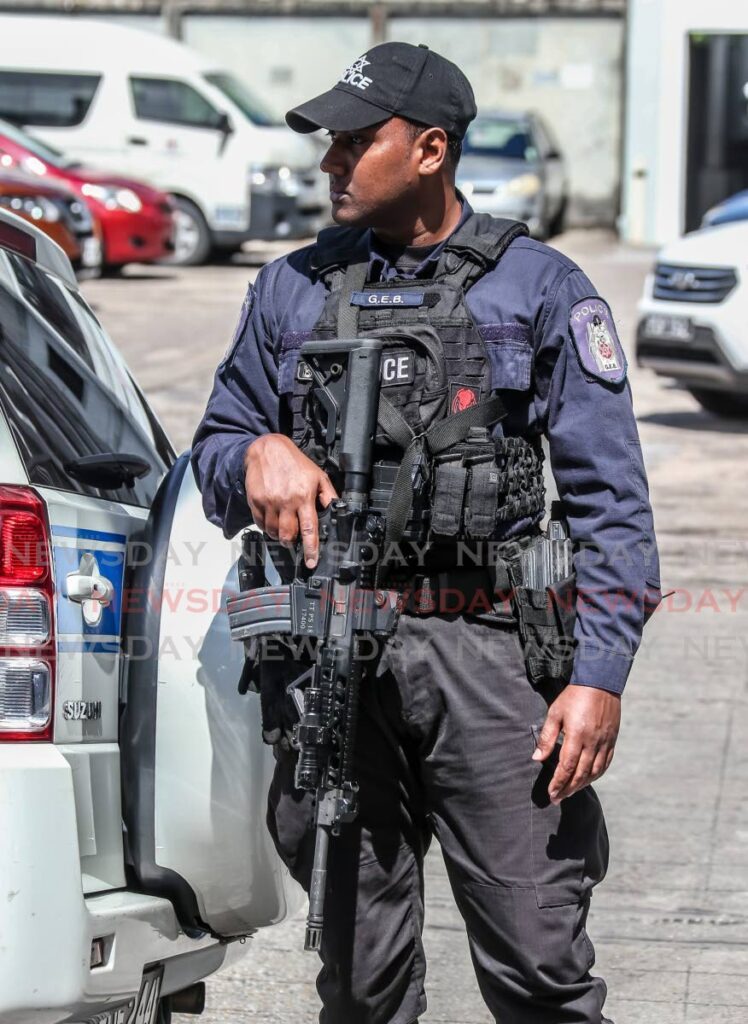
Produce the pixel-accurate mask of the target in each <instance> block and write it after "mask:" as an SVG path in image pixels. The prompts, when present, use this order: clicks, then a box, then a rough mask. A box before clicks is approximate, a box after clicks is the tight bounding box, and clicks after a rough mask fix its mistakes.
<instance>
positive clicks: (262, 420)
mask: <svg viewBox="0 0 748 1024" xmlns="http://www.w3.org/2000/svg"><path fill="white" fill-rule="evenodd" d="M475 114H476V107H475V101H474V97H473V92H472V89H471V87H470V84H469V82H468V81H467V79H466V78H465V76H464V75H463V74H462V72H461V71H460V70H459V69H458V68H457V67H456V66H455V65H454V64H452V63H450V62H449V61H448V60H446V59H445V58H443V57H441V56H439V55H438V54H436V53H434V52H433V51H431V50H429V49H428V48H426V47H417V46H411V45H409V44H405V43H395V42H393V43H384V44H382V45H380V46H376V47H374V48H373V49H371V50H369V51H368V52H367V53H366V54H364V55H363V56H362V57H360V58H359V59H358V60H357V61H355V62H354V63H353V64H352V65H351V66H350V67H349V68H348V69H347V70H346V71H345V72H344V74H343V76H342V78H341V79H340V81H339V82H338V83H337V84H336V85H335V86H334V87H333V88H332V89H331V90H329V91H328V92H326V93H324V94H322V95H321V96H318V97H316V98H315V99H312V100H310V101H309V102H307V103H304V104H302V105H301V106H299V107H297V108H296V109H294V110H292V111H290V112H289V114H288V115H287V118H286V119H287V122H288V124H289V125H290V127H291V128H293V129H294V130H295V131H298V132H312V131H315V130H317V129H320V128H322V129H325V130H326V131H327V133H328V136H329V149H328V151H327V153H326V155H325V157H324V159H323V160H322V164H321V167H322V170H323V171H324V172H325V173H326V174H327V175H328V176H329V181H330V199H331V202H332V214H333V219H334V221H335V223H336V225H338V227H336V228H332V229H327V230H326V231H325V232H323V234H322V235H321V236H320V239H319V241H318V243H317V244H316V245H311V246H308V247H306V248H303V249H300V250H298V251H296V252H293V253H291V254H290V255H289V256H286V257H283V258H281V259H278V260H276V261H274V262H273V263H271V264H269V265H268V266H266V267H264V268H263V269H262V270H261V272H260V274H259V275H258V278H257V281H256V284H255V285H254V286H253V287H252V286H250V288H249V290H248V293H247V296H246V298H245V300H244V304H243V307H242V311H241V317H240V320H239V325H238V327H237V330H236V334H235V337H234V341H233V344H232V345H231V347H230V349H229V351H228V353H227V354H226V356H225V358H224V359H223V361H222V362H221V364H220V366H219V367H218V370H217V372H216V377H215V382H214V387H213V392H212V395H211V397H210V400H209V402H208V406H207V409H206V412H205V415H204V418H203V420H202V422H201V424H200V426H199V428H198V431H197V434H196V436H195V441H194V447H193V466H194V469H195V472H196V475H197V479H198V481H199V485H200V487H201V490H202V494H203V499H204V507H205V511H206V514H207V515H208V517H209V519H210V520H211V521H212V522H214V523H216V524H217V525H219V526H221V527H222V528H223V530H224V533H225V534H226V536H232V535H234V534H235V533H236V532H237V531H238V530H240V529H241V528H242V527H243V526H245V525H246V524H247V523H248V522H249V521H250V520H253V521H254V522H255V523H256V524H257V525H258V526H260V527H261V528H262V529H263V530H264V531H265V532H266V533H267V534H269V535H270V536H271V537H273V538H278V539H280V541H281V542H283V543H284V544H287V545H292V544H293V543H294V542H296V541H297V539H298V540H300V542H301V544H302V545H303V551H304V557H305V559H306V562H307V564H308V565H309V566H313V565H314V564H315V563H316V560H317V555H318V520H317V508H318V507H319V506H326V505H327V504H328V503H329V502H330V500H332V499H333V498H334V497H335V494H336V491H335V485H334V480H333V479H331V476H330V474H328V472H326V471H325V468H324V467H323V465H322V464H320V460H319V459H317V460H316V461H315V459H314V458H310V457H309V456H308V455H307V454H305V453H304V452H302V451H301V450H300V447H299V445H301V443H302V437H303V436H305V435H304V429H305V428H309V427H310V426H311V427H313V424H311V425H310V424H306V425H305V424H304V423H303V418H302V421H301V423H300V424H299V416H300V413H299V405H298V402H297V401H296V400H295V398H294V394H295V393H296V395H297V396H298V391H299V386H300V385H299V379H298V378H299V349H300V346H301V344H302V343H303V341H304V340H306V339H308V338H310V337H331V336H335V333H336V328H337V329H343V330H346V329H350V327H351V325H353V329H354V330H357V331H358V333H359V334H360V335H364V334H365V333H366V330H367V329H370V328H371V327H372V325H374V326H376V327H377V328H378V330H379V333H382V332H383V331H384V332H385V333H386V330H387V324H388V323H390V322H391V323H393V324H394V323H396V322H399V321H397V320H396V319H393V320H392V321H389V320H388V317H397V316H400V317H403V316H405V315H406V314H405V313H398V314H396V313H393V312H392V309H391V307H392V306H393V305H399V306H401V307H407V308H408V310H409V312H408V315H409V316H410V317H411V321H412V323H414V324H417V323H426V322H427V321H429V318H431V320H430V321H429V322H432V323H433V322H436V321H434V318H433V315H432V309H431V306H434V304H436V306H437V307H439V308H441V306H440V304H441V303H442V301H443V296H444V295H445V294H446V293H447V292H448V291H449V290H450V288H451V292H450V294H457V293H458V292H459V295H458V298H457V299H455V303H454V309H453V311H452V312H451V313H450V314H449V315H447V314H444V313H442V314H441V315H442V320H441V321H440V322H441V324H442V327H441V328H440V330H441V331H442V334H443V335H444V337H446V336H447V335H448V336H449V337H450V338H451V341H450V343H449V346H447V344H446V342H445V350H446V349H447V348H449V352H450V353H451V354H450V356H449V360H448V376H449V380H448V386H449V395H448V401H449V402H450V403H451V405H450V410H449V411H450V412H451V413H453V414H455V415H458V414H459V413H461V412H463V411H464V410H465V409H466V408H470V407H471V406H473V405H478V404H483V403H485V402H486V401H488V400H490V398H491V396H496V395H499V396H500V397H501V399H502V402H503V406H504V409H505V411H506V415H505V416H504V417H503V419H501V422H500V424H496V425H494V427H493V428H492V429H493V436H494V437H495V438H497V441H496V443H497V444H499V443H500V444H502V445H504V446H505V447H504V449H502V450H508V449H507V446H510V447H511V446H513V447H512V451H515V452H519V453H520V454H521V456H522V458H523V459H524V460H525V461H524V462H523V463H522V465H523V466H524V470H523V473H524V476H522V477H521V479H522V480H524V481H525V484H526V486H523V487H520V489H519V491H518V492H517V495H516V497H515V503H514V504H513V505H509V504H506V503H505V504H504V505H503V506H502V507H501V508H499V509H498V511H497V514H496V515H495V516H494V515H493V513H492V515H491V516H490V517H489V519H490V534H491V536H492V537H498V538H503V539H507V538H512V537H520V538H521V537H524V536H527V535H528V533H529V532H531V531H532V530H533V529H534V528H535V527H536V525H537V523H538V522H539V520H540V519H541V518H542V515H543V509H542V507H541V506H542V502H540V503H539V502H538V497H537V496H538V493H542V491H539V490H538V475H537V474H538V465H539V454H538V453H539V438H540V437H541V435H545V437H546V438H547V440H548V447H549V451H550V460H551V466H552V470H553V474H554V476H555V479H556V483H557V486H558V490H559V494H560V497H561V498H562V500H563V502H564V508H565V513H566V516H567V519H568V523H569V528H570V531H571V535H572V537H573V539H574V541H575V542H576V545H577V554H576V556H575V561H576V573H577V586H578V591H579V596H580V600H579V602H578V614H577V619H576V625H575V627H574V637H575V640H576V648H575V652H576V653H575V657H574V667H573V673H572V676H571V679H570V681H569V683H568V685H566V686H565V687H564V688H562V689H560V691H559V689H558V688H556V689H549V688H547V687H543V686H532V685H531V684H530V682H529V681H528V672H527V667H526V665H525V662H524V660H523V656H522V649H521V646H520V644H519V642H518V635H517V628H516V623H515V622H514V620H513V619H512V618H511V616H510V617H508V618H507V616H502V615H500V614H497V615H495V616H494V617H492V616H491V615H488V616H486V615H479V614H470V613H469V612H468V611H466V610H465V609H462V610H458V611H457V612H444V611H441V610H440V609H438V608H437V610H436V611H435V612H434V611H433V608H432V609H431V613H430V614H418V613H417V611H418V610H417V609H416V610H415V611H414V612H413V614H408V613H406V614H403V616H402V617H401V620H400V624H399V626H398V630H397V633H396V635H395V636H394V638H392V640H391V641H390V642H389V643H388V645H387V646H386V649H385V651H384V654H383V656H382V658H381V661H380V663H379V666H378V668H377V674H376V678H375V679H373V680H370V681H369V682H368V684H367V685H366V686H365V687H364V690H363V692H362V713H361V723H360V726H359V734H358V740H357V771H358V778H359V781H360V786H361V791H360V812H359V816H358V819H357V821H356V823H355V824H354V825H353V826H349V827H347V828H346V829H344V834H343V835H342V836H341V837H340V838H339V839H336V840H335V841H334V843H333V847H332V851H331V862H330V879H331V882H330V888H329V891H328V896H327V903H326V922H327V923H326V928H325V935H324V941H323V948H322V951H321V955H322V959H323V967H322V970H321V972H320V975H319V979H318V990H319V994H320V997H321V999H322V1003H323V1007H324V1008H323V1011H322V1015H321V1018H320V1019H321V1020H322V1021H324V1022H325V1024H412V1022H415V1021H417V1019H418V1018H419V1016H420V1015H421V1014H422V1013H423V1012H424V1010H425V1006H426V998H425V994H424V975H425V962H424V955H423V948H422V945H421V930H422V925H423V913H424V904H423V859H424V854H425V852H426V849H427V847H428V844H429V841H430V839H431V837H432V836H435V837H436V838H437V840H438V841H439V843H440V845H441V848H442V852H443V855H444V859H445V863H446V867H447V872H448V875H449V881H450V884H451V886H452V890H453V893H454V896H455V898H456V901H457V904H458V906H459V909H460V912H461V914H462V916H463V918H464V920H465V923H466V928H467V934H468V939H469V943H470V950H471V954H472V959H473V964H474V967H475V972H476V975H477V979H478V983H479V986H480V989H481V993H482V995H483V997H484V999H485V1001H486V1004H487V1005H488V1007H489V1009H490V1011H491V1013H492V1014H493V1015H494V1016H495V1018H496V1020H500V1021H504V1022H507V1024H509V1022H511V1024H564V1022H568V1024H601V1022H602V1021H604V1020H605V1018H603V1016H602V1011H603V1003H604V1000H605V996H606V987H605V984H604V982H603V981H602V980H601V979H600V978H596V977H593V976H592V975H591V974H590V968H591V967H592V965H593V963H594V953H593V949H592V946H591V944H590V941H589V939H588V937H587V934H586V931H585V922H586V917H587V912H588V908H589V898H590V891H591V889H592V887H593V886H594V885H595V884H596V883H597V882H598V881H599V880H600V879H601V878H602V877H603V875H604V873H605V870H606V866H607V836H606V833H605V826H604V822H603V818H602V812H601V810H600V805H599V803H598V800H597V797H596V796H595V794H594V792H593V790H592V789H591V788H590V786H589V784H590V783H591V782H592V781H594V780H595V779H597V778H599V777H600V776H601V775H602V774H603V773H604V772H605V771H606V770H607V768H608V766H609V765H610V762H611V759H612V757H613V751H614V746H615V742H616V737H617V734H618V729H619V723H620V714H621V693H622V691H623V688H624V684H625V682H626V678H627V676H628V674H629V670H630V668H631V662H632V659H633V656H634V653H635V651H636V649H637V646H638V644H639V640H640V636H641V630H642V626H643V622H644V619H645V617H646V614H647V611H648V609H649V610H651V609H652V607H654V605H655V604H656V602H657V600H658V596H657V594H658V590H657V588H658V584H659V580H658V576H659V570H658V563H657V553H656V547H655V541H654V534H653V524H652V515H651V510H650V506H649V500H648V492H647V484H646V478H645V472H644V467H643V463H642V454H641V447H640V444H639V441H638V436H637V428H636V424H635V421H634V416H633V412H632V405H631V395H630V390H629V386H628V383H627V380H626V358H625V355H624V352H623V350H622V348H621V345H620V342H619V340H618V337H617V335H616V330H615V324H614V321H613V317H612V314H611V312H610V309H609V307H608V306H607V304H606V303H605V301H604V300H603V299H602V298H600V297H599V296H598V295H597V293H596V292H595V289H594V288H593V286H592V284H591V283H590V281H589V280H588V279H587V277H586V276H585V275H584V273H583V272H582V271H581V270H580V269H579V268H578V267H577V266H576V265H575V264H574V263H572V262H571V260H569V259H567V258H566V257H565V256H563V255H561V254H560V253H559V252H556V251H555V250H553V249H551V248H549V247H547V246H545V245H543V244H541V243H539V242H536V241H533V240H531V239H529V238H528V237H527V236H526V233H524V232H523V230H522V229H521V228H518V227H517V226H516V225H511V224H509V225H507V224H506V223H504V224H500V225H499V224H497V223H496V222H494V221H493V220H492V219H491V218H485V217H481V218H476V217H475V215H474V214H473V213H472V211H471V209H470V206H469V204H468V202H467V201H466V199H465V198H464V197H463V196H462V195H461V194H460V193H459V192H458V191H457V190H456V188H455V170H456V166H457V162H458V160H459V156H460V149H461V140H462V139H463V137H464V135H465V132H466V129H467V127H468V125H469V123H470V121H471V120H472V119H473V118H474V117H475ZM445 282H446V283H445ZM450 282H451V284H450ZM421 285H422V287H420V286H421ZM414 286H415V287H414ZM430 288H431V289H433V291H432V292H430V291H429V289H430ZM432 294H436V295H437V297H436V299H430V298H429V295H432ZM414 296H415V298H414ZM440 296H441V297H440ZM430 304H431V305H430ZM362 306H363V307H365V308H363V309H362V308H361V307H362ZM372 306H374V307H375V309H374V311H373V312H372V311H371V308H370V307H372ZM411 307H415V308H411ZM359 317H360V318H361V319H357V318H359ZM366 317H368V318H369V319H365V318H366ZM372 318H373V319H372ZM362 325H364V326H362ZM450 331H451V332H452V333H451V334H450ZM455 332H456V333H455ZM460 332H461V333H460ZM349 336H350V335H349ZM455 339H457V340H455ZM398 366H399V367H400V370H402V374H401V376H402V377H403V379H402V380H401V381H400V382H399V383H398V381H397V376H398V372H399V370H398ZM389 374H390V376H393V375H394V377H395V380H394V381H393V382H389V381H383V393H384V390H385V385H386V384H387V383H394V384H395V385H396V386H395V388H394V390H393V392H392V394H396V393H399V394H400V395H401V396H402V394H405V396H406V399H407V397H408V395H409V394H410V396H411V398H412V396H413V391H412V390H411V391H410V392H409V391H408V389H409V388H411V389H413V388H414V387H415V384H414V383H413V379H412V374H411V370H410V367H409V365H408V360H407V359H406V360H405V361H401V363H400V364H397V363H395V364H393V365H392V366H390V369H389ZM398 388H399V392H398ZM418 401H421V402H423V401H424V398H423V394H420V398H419V399H418V400H415V405H416V407H417V406H418ZM412 404H413V402H411V405H412ZM406 406H408V401H406V402H405V405H402V403H401V408H403V409H404V408H406ZM416 411H417V410H416ZM294 439H295V440H296V442H297V443H294ZM306 450H307V451H310V449H308V448H307V449H306ZM310 453H311V454H313V452H311V451H310ZM445 479H447V477H446V476H445ZM450 479H452V478H450ZM476 479H477V478H476ZM458 482H459V481H458ZM463 486H464V480H463V482H462V483H460V484H459V487H457V489H456V491H454V492H453V491H449V489H448V488H447V490H446V491H445V494H447V505H449V502H452V506H454V502H455V500H458V504H457V506H454V507H452V506H450V508H451V511H452V512H456V517H455V516H453V517H452V518H453V519H454V521H455V522H456V523H460V522H465V521H466V520H465V517H464V516H463V511H464V510H461V508H460V506H459V501H464V500H465V499H463V498H462V497H460V498H459V499H455V498H454V494H455V493H458V494H460V495H461V494H462V491H460V487H463ZM442 497H444V495H442ZM442 497H440V499H439V500H440V501H441V500H442ZM448 511H449V508H448ZM484 511H485V510H484ZM489 511H491V510H489ZM434 514H436V510H435V509H434ZM461 516H462V518H461ZM449 518H450V517H449V515H447V516H445V517H444V521H445V522H447V521H448V520H449ZM461 529H462V527H459V528H458V527H455V529H454V531H453V533H454V536H455V539H456V538H457V537H458V536H459V535H460V533H459V531H460V530H461ZM445 530H447V532H449V530H448V527H445ZM484 535H485V531H484ZM443 547H444V545H442V548H443ZM593 548H594V552H595V557H586V556H589V552H590V550H591V549H593ZM459 571H460V570H459V569H455V574H456V575H457V576H459ZM455 574H453V575H452V577H451V578H450V582H454V579H455ZM647 593H649V601H648V603H647V600H646V595H647ZM272 724H273V723H270V725H271V726H272ZM278 724H279V726H280V723H278ZM271 733H272V736H271V738H273V739H277V738H278V736H279V735H280V732H279V730H272V729H271ZM278 757H279V760H278V764H277V768H276V773H275V778H274V781H273V785H272V787H271V792H270V806H269V812H268V823H269V826H270V828H271V831H272V833H273V836H274V838H275V841H276V845H277V847H278V849H279V851H280V853H281V855H282V856H283V858H284V859H285V861H286V863H287V864H288V865H289V867H290V869H291V871H292V872H293V873H294V875H295V876H296V877H297V878H299V879H300V880H301V881H302V883H303V884H305V885H308V882H309V871H310V860H311V852H312V847H313V841H314V836H313V832H312V831H311V830H310V827H309V826H310V822H311V820H312V807H311V803H310V794H302V793H301V792H299V791H297V790H295V789H294V784H293V766H294V753H293V751H292V750H285V751H282V750H280V749H279V750H278Z"/></svg>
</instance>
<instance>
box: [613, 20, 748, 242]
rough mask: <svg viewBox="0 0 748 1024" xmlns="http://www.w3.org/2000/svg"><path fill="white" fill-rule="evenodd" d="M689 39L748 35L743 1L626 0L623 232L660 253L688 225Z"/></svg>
mask: <svg viewBox="0 0 748 1024" xmlns="http://www.w3.org/2000/svg"><path fill="white" fill-rule="evenodd" d="M691 32H704V33H709V32H748V2H746V0H710V2H709V3H707V2H705V0H629V29H628V73H627V80H628V96H627V115H626V128H625V135H626V146H625V158H624V169H623V182H622V184H623V213H622V217H621V232H622V235H623V237H624V238H626V239H627V240H628V241H630V242H634V243H639V244H643V245H659V244H662V243H664V242H667V241H669V240H670V239H672V238H674V237H676V236H678V235H680V234H681V233H682V232H683V229H684V223H685V199H686V148H687V141H688V70H689V69H688V44H689V34H690V33H691Z"/></svg>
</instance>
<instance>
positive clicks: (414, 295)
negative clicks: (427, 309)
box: [351, 289, 424, 309]
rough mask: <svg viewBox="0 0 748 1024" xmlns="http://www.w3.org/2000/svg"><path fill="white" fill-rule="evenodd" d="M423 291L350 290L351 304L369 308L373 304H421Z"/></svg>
mask: <svg viewBox="0 0 748 1024" xmlns="http://www.w3.org/2000/svg"><path fill="white" fill-rule="evenodd" d="M423 296H424V293H423V292H416V291H412V292H411V291H407V292H394V291H385V290H384V289H382V290H381V291H371V292H351V305H352V306H363V307H365V308H367V309H368V308H371V307H373V306H400V307H402V306H422V305H423Z"/></svg>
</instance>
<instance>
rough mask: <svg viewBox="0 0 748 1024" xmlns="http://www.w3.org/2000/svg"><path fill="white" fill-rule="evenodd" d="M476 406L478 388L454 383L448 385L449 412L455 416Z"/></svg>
mask: <svg viewBox="0 0 748 1024" xmlns="http://www.w3.org/2000/svg"><path fill="white" fill-rule="evenodd" d="M477 404H478V388H473V387H470V385H469V384H458V383H457V382H454V383H452V384H450V385H449V411H450V412H451V413H452V415H453V416H455V415H456V414H457V413H458V412H464V411H465V409H469V408H470V407H471V406H473V405H477Z"/></svg>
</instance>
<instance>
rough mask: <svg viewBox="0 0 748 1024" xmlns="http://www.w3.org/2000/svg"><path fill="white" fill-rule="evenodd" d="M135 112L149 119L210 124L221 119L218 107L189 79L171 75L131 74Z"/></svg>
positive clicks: (205, 126)
mask: <svg viewBox="0 0 748 1024" xmlns="http://www.w3.org/2000/svg"><path fill="white" fill-rule="evenodd" d="M130 86H131V88H132V98H133V103H134V104H135V113H136V114H137V116H138V117H141V118H143V119H144V120H146V121H167V122H169V123H170V124H184V125H190V126H192V127H193V128H211V127H216V126H217V125H218V124H219V123H220V119H221V115H220V114H219V113H218V111H217V110H216V108H215V107H214V106H213V105H212V104H210V103H208V101H207V100H206V99H205V98H204V97H203V96H201V95H200V93H199V92H198V91H197V90H196V89H193V88H192V86H191V85H187V83H186V82H179V81H177V80H176V79H172V78H131V79H130Z"/></svg>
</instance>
